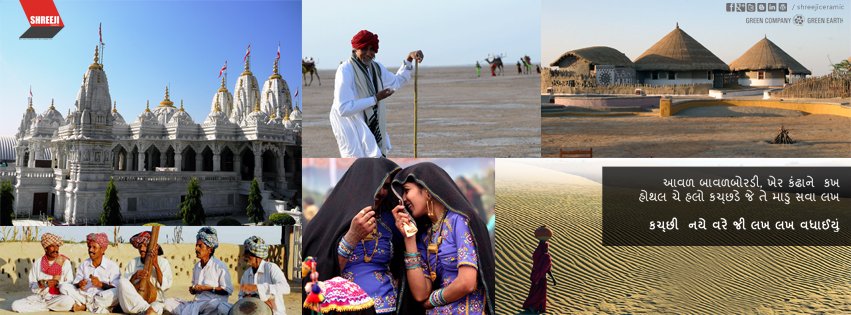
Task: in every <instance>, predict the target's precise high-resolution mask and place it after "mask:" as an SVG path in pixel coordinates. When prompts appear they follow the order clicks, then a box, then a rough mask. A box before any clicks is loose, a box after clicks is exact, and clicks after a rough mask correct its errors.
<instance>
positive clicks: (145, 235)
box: [130, 231, 151, 248]
mask: <svg viewBox="0 0 851 315" xmlns="http://www.w3.org/2000/svg"><path fill="white" fill-rule="evenodd" d="M150 241H151V232H148V231H144V232H142V233H139V234H136V235H133V237H131V238H130V244H131V245H133V247H135V248H139V247H142V245H148V243H149V242H150Z"/></svg>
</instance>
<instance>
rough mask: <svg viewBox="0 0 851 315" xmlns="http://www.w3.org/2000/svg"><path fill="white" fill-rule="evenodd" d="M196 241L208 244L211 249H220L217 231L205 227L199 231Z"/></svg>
mask: <svg viewBox="0 0 851 315" xmlns="http://www.w3.org/2000/svg"><path fill="white" fill-rule="evenodd" d="M195 239H196V240H200V241H201V242H203V243H204V244H207V246H209V247H210V248H213V249H215V248H217V247H219V237H218V236H216V229H214V228H212V227H209V226H205V227H202V228H201V229H200V230H198V235H197V236H195Z"/></svg>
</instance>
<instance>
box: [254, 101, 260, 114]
mask: <svg viewBox="0 0 851 315" xmlns="http://www.w3.org/2000/svg"><path fill="white" fill-rule="evenodd" d="M254 111H255V112H259V111H260V98H259V97H255V98H254Z"/></svg>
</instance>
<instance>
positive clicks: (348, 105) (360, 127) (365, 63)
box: [328, 30, 423, 158]
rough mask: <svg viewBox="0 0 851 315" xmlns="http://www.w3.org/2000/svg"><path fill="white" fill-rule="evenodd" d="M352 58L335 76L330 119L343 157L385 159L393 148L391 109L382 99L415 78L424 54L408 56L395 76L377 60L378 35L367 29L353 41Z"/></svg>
mask: <svg viewBox="0 0 851 315" xmlns="http://www.w3.org/2000/svg"><path fill="white" fill-rule="evenodd" d="M352 49H353V50H352V57H351V58H349V59H348V60H346V61H344V62H343V63H342V64H340V67H338V68H337V74H336V75H335V77H334V102H333V104H332V105H331V112H330V113H329V115H328V116H329V118H330V120H331V129H332V130H333V132H334V137H335V138H336V139H337V146H338V149H339V150H340V156H341V157H344V158H345V157H383V156H386V155H387V154H388V153H389V152H390V150H391V149H392V148H393V147H392V145H391V144H390V136H389V134H388V133H387V121H386V116H387V108H386V107H385V105H384V104H383V103H381V100H383V99H385V98H387V97H389V96H390V95H392V94H393V92H394V91H396V90H398V89H399V88H401V87H402V86H403V85H405V83H407V82H408V81H409V80H410V79H411V70H412V69H413V66H412V62H414V60H415V59H416V60H417V61H418V62H419V61H422V56H423V55H422V52H421V51H419V50H418V51H414V52H411V54H410V55H408V58H407V59H406V60H405V61H404V64H402V66H401V67H400V68H399V70H398V71H396V73H395V74H394V73H393V72H390V71H389V70H387V68H386V67H384V65H382V64H380V63H378V62H376V61H374V60H373V59H374V58H375V54H376V53H377V52H378V35H375V34H373V33H371V32H369V31H367V30H362V31H360V32H358V33H357V34H356V35H355V36H354V38H352Z"/></svg>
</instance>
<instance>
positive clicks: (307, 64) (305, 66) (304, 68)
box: [301, 57, 322, 86]
mask: <svg viewBox="0 0 851 315" xmlns="http://www.w3.org/2000/svg"><path fill="white" fill-rule="evenodd" d="M308 73H310V82H307V79H306V78H305V76H306V75H307V74H308ZM314 75H315V76H316V80H317V81H319V86H322V80H321V79H319V71H317V70H316V62H314V61H313V58H312V57H311V58H308V59H302V60H301V81H302V82H304V85H305V86H310V84H312V83H313V76H314Z"/></svg>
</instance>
